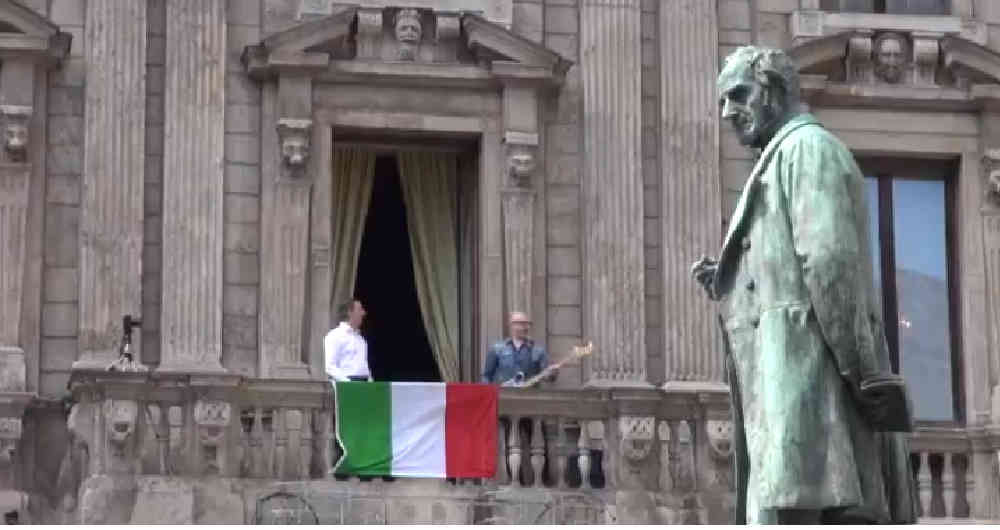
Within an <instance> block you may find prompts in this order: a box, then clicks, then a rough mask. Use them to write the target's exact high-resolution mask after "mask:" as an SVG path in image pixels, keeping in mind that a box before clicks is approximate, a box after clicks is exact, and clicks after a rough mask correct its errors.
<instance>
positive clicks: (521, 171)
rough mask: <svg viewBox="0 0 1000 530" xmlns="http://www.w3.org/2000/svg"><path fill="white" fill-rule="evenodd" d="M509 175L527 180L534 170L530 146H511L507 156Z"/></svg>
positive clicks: (533, 159)
mask: <svg viewBox="0 0 1000 530" xmlns="http://www.w3.org/2000/svg"><path fill="white" fill-rule="evenodd" d="M507 165H508V167H509V169H510V176H512V177H514V178H515V179H517V180H527V179H530V178H531V175H532V174H533V173H534V172H535V168H536V166H537V164H536V163H535V153H534V152H533V150H532V149H531V148H530V147H526V146H518V147H512V148H511V150H510V154H509V156H508V157H507Z"/></svg>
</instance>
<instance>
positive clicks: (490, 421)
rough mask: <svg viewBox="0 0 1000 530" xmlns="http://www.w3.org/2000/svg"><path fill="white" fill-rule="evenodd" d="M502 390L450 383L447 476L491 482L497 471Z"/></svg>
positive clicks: (447, 412) (493, 387)
mask: <svg viewBox="0 0 1000 530" xmlns="http://www.w3.org/2000/svg"><path fill="white" fill-rule="evenodd" d="M498 389H499V387H498V386H496V385H480V384H472V383H448V385H447V388H446V401H445V413H444V414H445V429H444V431H445V445H444V447H445V459H446V467H447V473H446V474H447V476H448V477H454V478H491V477H493V475H495V474H496V470H497V399H498V396H499V392H498Z"/></svg>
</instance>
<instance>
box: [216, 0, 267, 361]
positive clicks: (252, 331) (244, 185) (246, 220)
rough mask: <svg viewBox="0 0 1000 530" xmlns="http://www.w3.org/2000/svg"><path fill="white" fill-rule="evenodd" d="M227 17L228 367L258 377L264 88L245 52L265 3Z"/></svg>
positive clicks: (240, 7)
mask: <svg viewBox="0 0 1000 530" xmlns="http://www.w3.org/2000/svg"><path fill="white" fill-rule="evenodd" d="M226 16H227V18H226V23H227V28H226V29H227V32H228V33H227V35H226V39H227V43H226V44H227V45H226V153H225V163H226V168H225V214H224V217H225V222H226V226H225V254H224V255H223V262H224V270H223V278H224V282H225V290H224V291H223V293H222V305H223V315H222V322H223V323H222V363H223V366H225V367H226V369H228V370H230V371H232V372H235V373H239V374H241V375H251V376H252V375H256V373H257V358H258V355H257V309H258V303H257V301H258V299H259V298H258V293H259V286H260V255H259V250H260V179H261V172H260V131H261V120H260V110H261V108H260V105H261V89H260V85H259V84H257V83H254V82H253V81H251V80H250V79H249V78H248V77H247V75H246V73H245V72H244V70H243V65H242V64H241V63H240V54H241V53H242V52H243V48H244V47H245V46H247V45H250V44H255V43H257V42H259V41H260V39H261V38H262V37H263V35H262V34H261V17H262V10H261V2H260V0H229V3H228V10H227V13H226ZM268 126H270V127H273V124H269V125H268Z"/></svg>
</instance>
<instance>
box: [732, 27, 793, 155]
mask: <svg viewBox="0 0 1000 530" xmlns="http://www.w3.org/2000/svg"><path fill="white" fill-rule="evenodd" d="M716 86H717V88H718V95H719V107H720V113H721V114H720V116H721V118H722V119H723V120H728V121H729V122H730V123H731V124H732V126H733V128H734V129H735V130H736V134H737V135H738V136H739V139H740V143H741V144H743V145H746V146H748V147H756V148H763V147H764V146H765V145H767V142H768V141H770V140H771V138H772V137H773V136H774V134H775V133H777V132H778V129H780V128H781V126H782V125H784V124H785V123H786V122H787V121H788V120H789V119H790V118H792V117H793V116H794V115H795V114H797V113H798V109H799V74H798V70H797V69H796V67H795V63H794V62H792V59H791V58H790V57H789V56H788V55H786V54H785V52H783V51H781V50H776V49H771V48H759V47H756V46H743V47H741V48H738V49H737V50H736V51H734V52H733V53H732V54H730V55H729V57H727V58H726V63H725V65H724V66H723V67H722V72H721V73H720V74H719V79H718V81H717V83H716Z"/></svg>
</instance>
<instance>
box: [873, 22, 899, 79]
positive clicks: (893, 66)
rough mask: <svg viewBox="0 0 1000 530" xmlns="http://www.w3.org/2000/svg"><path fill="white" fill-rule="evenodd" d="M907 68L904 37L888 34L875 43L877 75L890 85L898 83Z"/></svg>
mask: <svg viewBox="0 0 1000 530" xmlns="http://www.w3.org/2000/svg"><path fill="white" fill-rule="evenodd" d="M905 67H906V44H905V42H904V41H903V37H902V36H900V35H896V34H894V33H887V34H885V35H883V36H882V37H880V38H879V39H878V40H877V41H876V42H875V74H876V75H878V76H879V77H880V78H881V79H882V80H884V81H886V82H888V83H897V82H899V80H900V79H901V78H902V77H903V71H904V69H905Z"/></svg>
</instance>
